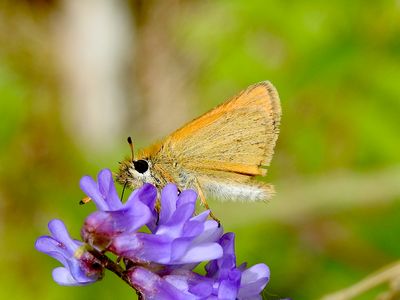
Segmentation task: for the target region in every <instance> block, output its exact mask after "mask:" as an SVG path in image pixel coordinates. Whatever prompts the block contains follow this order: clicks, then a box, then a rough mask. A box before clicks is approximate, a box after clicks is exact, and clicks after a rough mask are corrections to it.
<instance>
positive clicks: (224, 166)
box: [159, 82, 281, 175]
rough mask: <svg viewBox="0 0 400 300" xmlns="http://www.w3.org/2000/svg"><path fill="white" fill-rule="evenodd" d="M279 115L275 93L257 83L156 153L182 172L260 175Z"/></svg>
mask: <svg viewBox="0 0 400 300" xmlns="http://www.w3.org/2000/svg"><path fill="white" fill-rule="evenodd" d="M280 116H281V107H280V102H279V97H278V93H277V92H276V90H275V88H274V87H273V85H272V84H271V83H269V82H261V83H258V84H255V85H253V86H250V87H248V88H247V89H246V90H244V91H242V92H241V93H240V94H239V95H237V96H236V97H234V98H232V99H230V100H229V101H227V102H225V103H223V104H221V105H220V106H218V107H216V108H214V109H213V110H211V111H209V112H208V113H206V114H204V115H202V116H201V117H199V118H197V119H195V120H193V121H192V122H190V123H188V124H187V125H185V126H183V127H182V128H180V129H178V130H177V131H175V132H174V133H173V134H171V135H170V136H169V137H167V138H166V139H165V141H164V142H162V143H161V144H160V150H159V151H161V152H162V153H159V154H161V156H165V155H162V154H166V153H168V154H169V155H168V156H170V157H169V158H170V159H172V160H175V161H177V162H179V163H180V164H181V165H182V166H183V167H184V168H185V169H195V170H201V169H204V170H219V171H226V172H234V173H240V174H243V175H244V174H246V175H265V174H266V169H265V168H264V167H265V166H268V165H269V163H270V161H271V158H272V155H273V150H274V146H275V143H276V140H277V138H278V133H279V123H280ZM171 156H172V157H171Z"/></svg>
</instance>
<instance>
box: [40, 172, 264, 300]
mask: <svg viewBox="0 0 400 300" xmlns="http://www.w3.org/2000/svg"><path fill="white" fill-rule="evenodd" d="M80 186H81V188H82V190H83V191H84V192H85V193H86V194H87V195H88V196H89V197H90V198H91V199H92V200H93V202H94V203H95V204H96V207H97V211H95V212H94V213H92V214H90V215H89V216H88V217H87V218H86V220H85V223H84V225H83V227H82V229H81V236H82V239H83V241H84V242H85V243H83V242H80V241H75V240H72V239H71V238H70V236H69V234H68V232H67V230H66V228H65V226H64V224H63V223H62V222H61V221H59V220H53V221H51V222H50V223H49V229H50V232H51V236H42V237H40V238H39V239H38V240H37V241H36V245H35V246H36V249H37V250H39V251H42V252H44V253H46V254H48V255H50V256H52V257H54V258H56V259H57V260H59V261H60V262H61V263H62V264H63V265H64V267H60V268H56V269H54V271H53V278H54V280H55V281H56V282H57V283H59V284H61V285H85V284H89V283H92V282H94V281H96V280H99V279H101V278H102V276H103V270H104V268H108V269H110V270H112V271H113V272H114V273H116V274H117V275H118V276H119V277H121V278H122V279H124V280H125V281H126V282H128V283H129V284H130V285H131V286H132V287H133V288H134V289H135V290H137V291H139V292H140V293H141V294H142V295H143V296H144V297H145V299H150V300H152V299H161V300H163V299H164V300H169V299H171V300H172V299H178V300H179V299H209V300H212V299H217V300H218V299H220V300H222V299H223V300H227V299H239V300H253V299H261V296H260V293H261V291H262V290H263V289H264V287H265V286H266V284H267V283H268V280H269V276H270V273H269V269H268V267H267V266H266V265H264V264H257V265H255V266H253V267H251V268H249V269H246V264H242V265H240V266H236V256H235V249H234V234H233V233H226V234H224V235H222V234H223V231H222V228H220V227H219V226H218V223H217V222H216V221H214V220H208V216H209V214H210V211H208V210H207V211H204V212H202V213H200V214H199V215H195V205H196V199H197V194H196V193H195V192H194V191H193V190H185V191H182V192H181V193H180V194H178V190H177V187H176V186H175V185H174V184H168V185H166V186H165V187H164V188H163V189H162V191H161V198H160V199H159V201H160V207H161V209H160V212H159V215H158V213H157V212H156V210H155V204H156V200H157V190H156V188H155V187H154V186H153V185H151V184H145V185H143V187H141V188H140V189H137V190H135V191H133V192H132V193H131V195H130V196H129V198H128V200H127V201H126V202H125V203H122V202H121V201H120V199H119V197H118V195H117V192H116V189H115V186H114V181H113V178H112V174H111V171H110V170H108V169H104V170H102V171H101V172H100V173H99V174H98V180H97V182H95V181H94V180H93V179H92V178H91V177H89V176H85V177H83V178H82V180H81V181H80ZM145 226H147V229H145V228H144V227H145ZM142 229H143V230H142ZM87 249H90V252H88V250H87ZM106 252H112V253H114V254H115V255H117V256H118V257H119V259H120V260H123V262H124V264H123V267H122V266H121V265H120V264H119V261H117V262H114V261H112V260H111V259H110V258H109V257H108V256H107V255H105V253H106ZM93 255H95V256H96V258H95V257H94V256H93ZM205 261H209V262H208V264H207V265H206V267H205V268H206V274H205V275H200V274H198V273H196V272H194V271H193V269H194V268H195V267H196V265H198V264H199V263H200V262H205Z"/></svg>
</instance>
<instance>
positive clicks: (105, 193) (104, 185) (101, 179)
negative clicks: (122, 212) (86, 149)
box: [97, 169, 122, 210]
mask: <svg viewBox="0 0 400 300" xmlns="http://www.w3.org/2000/svg"><path fill="white" fill-rule="evenodd" d="M97 185H98V189H99V191H100V193H101V195H102V197H103V199H104V200H105V202H106V203H107V206H108V210H117V209H120V208H121V207H122V203H121V200H120V199H119V197H118V194H117V190H116V189H115V185H114V181H113V176H112V173H111V171H110V170H109V169H103V170H101V171H100V172H99V174H98V175H97Z"/></svg>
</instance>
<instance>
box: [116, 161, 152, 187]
mask: <svg viewBox="0 0 400 300" xmlns="http://www.w3.org/2000/svg"><path fill="white" fill-rule="evenodd" d="M150 168H151V162H150V161H148V160H146V159H138V160H133V161H132V160H130V159H126V160H124V161H123V162H121V163H120V165H119V170H118V172H117V174H116V181H117V182H118V183H120V184H122V185H126V186H127V187H130V188H134V189H135V188H138V187H141V186H142V185H143V184H144V183H146V182H150V183H151V182H152V177H151V173H150Z"/></svg>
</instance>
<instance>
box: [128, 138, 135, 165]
mask: <svg viewBox="0 0 400 300" xmlns="http://www.w3.org/2000/svg"><path fill="white" fill-rule="evenodd" d="M127 140H128V144H129V147H130V148H131V161H132V162H133V161H134V160H135V153H134V145H133V142H132V138H131V137H130V136H128V139H127Z"/></svg>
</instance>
